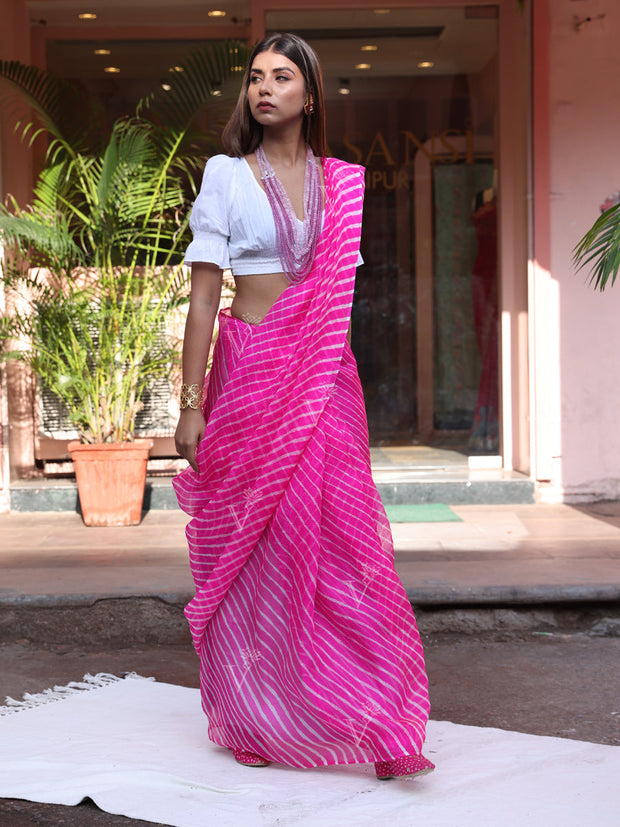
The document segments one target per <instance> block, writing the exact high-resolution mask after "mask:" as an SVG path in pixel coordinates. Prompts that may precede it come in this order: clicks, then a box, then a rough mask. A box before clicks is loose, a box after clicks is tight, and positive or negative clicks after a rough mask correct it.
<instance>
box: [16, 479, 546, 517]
mask: <svg viewBox="0 0 620 827" xmlns="http://www.w3.org/2000/svg"><path fill="white" fill-rule="evenodd" d="M373 476H374V480H375V483H376V485H377V489H378V491H379V495H380V496H381V499H382V500H383V502H384V503H385V504H386V505H388V504H389V505H400V504H403V505H405V504H417V503H445V504H446V505H475V504H487V505H511V504H514V505H517V504H528V503H533V502H534V501H535V484H534V482H533V481H532V480H530V479H529V478H528V477H526V476H524V475H523V474H517V473H514V472H503V471H497V472H495V471H490V472H482V471H476V472H468V471H467V469H461V470H460V471H455V470H452V469H451V470H449V471H446V470H441V469H438V470H428V469H425V470H422V469H399V470H397V471H394V470H390V471H383V470H377V471H376V472H373ZM9 499H10V510H11V511H24V512H27V511H76V510H79V501H78V495H77V486H76V484H75V481H73V480H26V481H24V480H22V481H19V482H15V483H13V484H12V485H11V486H10V490H9ZM177 507H178V506H177V501H176V497H175V494H174V490H173V488H172V483H171V480H170V478H157V477H153V478H150V479H148V480H147V484H146V492H145V498H144V510H145V511H167V510H170V509H176V508H177Z"/></svg>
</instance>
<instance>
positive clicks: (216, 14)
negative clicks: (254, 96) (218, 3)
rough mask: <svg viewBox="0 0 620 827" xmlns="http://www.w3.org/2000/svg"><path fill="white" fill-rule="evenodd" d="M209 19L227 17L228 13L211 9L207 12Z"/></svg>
mask: <svg viewBox="0 0 620 827" xmlns="http://www.w3.org/2000/svg"><path fill="white" fill-rule="evenodd" d="M207 16H208V17H226V12H225V11H222V9H211V11H208V12H207Z"/></svg>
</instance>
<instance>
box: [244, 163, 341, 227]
mask: <svg viewBox="0 0 620 827" xmlns="http://www.w3.org/2000/svg"><path fill="white" fill-rule="evenodd" d="M241 159H242V160H243V161H244V162H245V167H246V169H247V171H248V173H249V174H250V176H251V177H252V181H254V183H255V184H256V186H257V187H258V189H259V190H260V191H261V192H262V194H263V196H264V198H265V201H266V202H267V203H268V204H269V198H267V193H266V192H265V190H264V189H263V187H261V185H260V184H259V182H258V180H257V178H256V175H254V170H253V169H252V167H251V166H250V162H249V161H248V159H247V158H246V157H245V155H242V156H241ZM269 209H271V204H269ZM323 215H325V204H323ZM295 218H296V219H297V221H299V223H300V224H303V223H304V222H303V219H301V218H298V216H295Z"/></svg>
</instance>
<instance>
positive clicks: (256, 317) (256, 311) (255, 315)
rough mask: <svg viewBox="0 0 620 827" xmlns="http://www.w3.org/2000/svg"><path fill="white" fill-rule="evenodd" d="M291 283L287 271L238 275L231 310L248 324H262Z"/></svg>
mask: <svg viewBox="0 0 620 827" xmlns="http://www.w3.org/2000/svg"><path fill="white" fill-rule="evenodd" d="M289 284H290V282H289V280H288V278H287V277H286V274H285V273H260V274H259V275H253V276H250V275H248V276H237V277H236V278H235V285H236V288H237V289H236V292H235V297H234V299H233V301H232V304H231V306H230V312H231V314H232V315H233V316H234V317H235V318H237V319H242V320H243V321H244V322H247V323H248V324H260V323H261V322H262V320H263V319H264V318H265V316H266V315H267V313H269V311H270V310H271V307H272V306H273V304H274V303H275V302H276V301H277V300H278V299H279V298H280V296H281V295H282V293H283V292H284V291H285V290H286V288H287V287H288V286H289Z"/></svg>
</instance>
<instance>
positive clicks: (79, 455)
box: [68, 439, 153, 526]
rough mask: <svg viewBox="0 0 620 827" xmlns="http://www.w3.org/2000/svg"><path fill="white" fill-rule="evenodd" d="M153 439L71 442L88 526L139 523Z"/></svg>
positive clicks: (70, 447) (83, 512) (83, 514)
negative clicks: (94, 442) (94, 443)
mask: <svg viewBox="0 0 620 827" xmlns="http://www.w3.org/2000/svg"><path fill="white" fill-rule="evenodd" d="M152 447H153V441H152V440H151V439H137V440H136V441H135V442H110V443H104V444H97V445H84V444H82V443H81V442H70V443H69V445H68V448H69V452H70V453H71V459H72V460H73V464H74V465H75V476H76V478H77V485H78V494H79V496H80V506H81V508H82V516H83V518H84V522H85V524H86V525H90V526H111V525H138V523H139V522H140V517H141V516H142V502H143V500H144V485H145V482H146V462H147V460H148V457H149V451H150V450H151V448H152Z"/></svg>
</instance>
